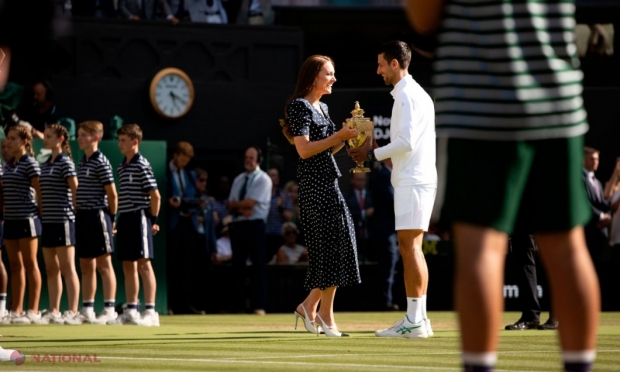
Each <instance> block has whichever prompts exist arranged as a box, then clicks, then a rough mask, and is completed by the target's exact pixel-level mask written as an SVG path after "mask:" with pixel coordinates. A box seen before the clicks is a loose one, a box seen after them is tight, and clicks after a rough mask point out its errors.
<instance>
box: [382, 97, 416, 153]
mask: <svg viewBox="0 0 620 372" xmlns="http://www.w3.org/2000/svg"><path fill="white" fill-rule="evenodd" d="M394 104H395V105H400V112H401V120H400V123H397V124H399V125H400V131H399V133H398V137H396V138H395V139H394V140H393V141H391V142H390V143H388V144H387V145H385V146H383V147H379V148H376V149H375V158H376V159H377V160H379V161H381V160H384V159H388V158H392V157H394V156H395V155H399V154H403V153H406V152H410V151H413V139H414V138H416V133H415V124H416V123H415V122H414V120H416V121H419V118H418V117H419V114H418V112H416V111H414V110H415V107H413V102H412V101H411V100H410V99H404V100H401V101H400V102H399V101H396V102H394Z"/></svg>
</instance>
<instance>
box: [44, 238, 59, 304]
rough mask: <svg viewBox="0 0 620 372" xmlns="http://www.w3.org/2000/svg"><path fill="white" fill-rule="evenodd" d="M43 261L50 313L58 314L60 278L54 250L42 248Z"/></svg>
mask: <svg viewBox="0 0 620 372" xmlns="http://www.w3.org/2000/svg"><path fill="white" fill-rule="evenodd" d="M43 259H44V260H45V273H46V275H47V290H48V292H49V300H50V303H49V307H50V312H52V313H54V314H57V313H59V312H60V297H61V296H62V278H61V277H60V264H59V263H58V256H57V255H56V248H43Z"/></svg>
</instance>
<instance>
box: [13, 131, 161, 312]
mask: <svg viewBox="0 0 620 372" xmlns="http://www.w3.org/2000/svg"><path fill="white" fill-rule="evenodd" d="M33 145H34V146H33V147H34V152H35V157H36V158H37V160H38V161H39V162H43V161H45V160H46V159H47V158H48V156H49V150H45V149H44V148H43V141H42V140H39V139H36V140H35V141H34V144H33ZM99 148H100V150H101V152H102V153H103V154H105V156H107V157H108V159H110V163H111V164H112V167H113V168H114V176H115V180H116V188H117V190H118V177H117V169H118V166H119V165H120V164H121V163H122V161H123V155H122V154H121V153H120V152H119V150H118V146H117V144H116V141H114V140H104V141H102V142H101V143H100V145H99ZM71 152H72V153H73V159H74V161H75V162H76V165H77V162H79V161H80V159H82V157H83V156H84V152H82V151H81V150H80V149H79V147H78V145H77V142H75V141H72V142H71ZM140 153H141V154H142V155H143V156H144V157H145V158H147V159H148V161H149V163H151V166H152V167H153V172H154V173H155V178H156V179H157V185H158V187H159V192H160V193H161V195H162V208H161V209H162V210H161V211H160V213H159V216H160V218H159V219H158V223H159V225H160V226H161V230H160V232H159V233H158V234H157V235H156V236H155V237H154V238H153V243H154V248H155V259H154V260H153V261H152V264H153V269H154V271H155V277H156V278H157V297H156V302H155V306H156V310H157V311H158V312H160V313H167V312H168V300H167V298H168V296H167V285H166V214H165V199H166V198H165V196H166V164H167V163H166V142H165V141H142V143H141V144H140ZM5 256H6V254H5ZM38 259H39V268H40V270H41V277H42V279H43V286H42V289H41V304H40V309H46V308H49V297H48V293H47V277H46V274H45V264H44V261H43V253H42V252H41V249H39V253H38ZM5 262H6V259H5ZM112 262H113V264H114V271H115V272H116V280H117V282H118V285H117V290H116V303H117V304H121V303H124V302H126V299H125V280H124V275H123V268H122V264H121V262H120V261H119V260H118V259H116V257H115V255H112ZM8 269H9V268H8V266H7V270H8ZM76 269H77V270H78V275H79V276H80V277H81V273H80V265H79V260H78V259H77V258H76ZM142 288H143V286H142V283H141V285H140V289H142ZM9 291H10V285H9ZM80 298H81V295H80ZM27 299H28V293H27V292H26V296H25V298H24V300H25V302H27ZM80 301H81V300H80ZM140 302H141V303H142V304H144V297H143V295H142V290H141V291H140ZM80 306H81V305H80ZM60 309H61V310H66V309H67V294H66V290H63V295H62V300H61V304H60ZM102 309H103V288H102V285H101V278H100V277H99V275H97V294H96V296H95V310H96V311H97V312H99V311H101V310H102Z"/></svg>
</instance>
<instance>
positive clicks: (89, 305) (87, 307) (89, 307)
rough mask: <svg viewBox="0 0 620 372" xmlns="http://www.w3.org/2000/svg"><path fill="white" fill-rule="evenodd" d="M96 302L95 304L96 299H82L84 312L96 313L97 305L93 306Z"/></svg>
mask: <svg viewBox="0 0 620 372" xmlns="http://www.w3.org/2000/svg"><path fill="white" fill-rule="evenodd" d="M94 304H95V300H86V301H82V312H83V313H85V314H94V313H95V307H94V306H93V305H94Z"/></svg>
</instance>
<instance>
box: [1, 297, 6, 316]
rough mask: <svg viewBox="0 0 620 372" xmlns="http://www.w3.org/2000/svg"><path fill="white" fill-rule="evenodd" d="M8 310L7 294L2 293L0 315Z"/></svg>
mask: <svg viewBox="0 0 620 372" xmlns="http://www.w3.org/2000/svg"><path fill="white" fill-rule="evenodd" d="M5 310H6V293H0V313H3V312H4V311H5Z"/></svg>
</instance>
